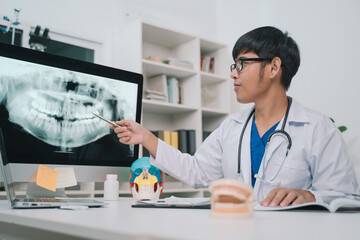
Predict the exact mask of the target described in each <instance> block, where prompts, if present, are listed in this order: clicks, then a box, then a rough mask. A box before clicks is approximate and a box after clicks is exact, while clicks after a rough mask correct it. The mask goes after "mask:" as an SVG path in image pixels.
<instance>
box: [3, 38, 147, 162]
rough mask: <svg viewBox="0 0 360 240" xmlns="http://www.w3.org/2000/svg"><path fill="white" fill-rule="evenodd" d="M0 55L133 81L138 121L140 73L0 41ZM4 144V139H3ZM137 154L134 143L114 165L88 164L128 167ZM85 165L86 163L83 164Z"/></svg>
mask: <svg viewBox="0 0 360 240" xmlns="http://www.w3.org/2000/svg"><path fill="white" fill-rule="evenodd" d="M0 56H1V57H7V58H12V59H16V60H21V61H26V62H32V63H36V64H41V65H46V66H50V67H56V68H61V69H66V70H70V71H76V72H80V73H85V74H91V75H95V76H99V77H105V78H111V79H115V80H121V81H126V82H130V83H135V84H137V85H138V88H137V106H136V109H137V110H136V117H135V121H136V122H138V123H140V121H141V113H142V93H143V75H142V74H140V73H135V72H130V71H126V70H123V69H117V68H113V67H109V66H104V65H100V64H96V63H90V62H85V61H81V60H77V59H72V58H68V57H63V56H58V55H54V54H50V53H44V52H40V51H35V50H32V49H28V48H24V47H18V46H13V45H8V44H4V43H0ZM4 141H5V144H6V139H5V140H4ZM138 156H139V145H138V144H137V145H134V157H130V158H129V160H121V161H118V164H116V165H111V166H110V165H101V164H91V165H89V166H103V167H129V166H131V164H132V162H133V161H135V160H136V159H137V158H138ZM8 162H9V163H12V161H11V159H10V158H9V159H8ZM15 164H46V165H48V164H50V165H63V163H60V162H56V161H51V160H45V159H44V161H42V162H41V163H31V162H26V161H24V162H19V161H16V163H15ZM71 165H73V166H84V164H76V163H74V164H71ZM85 165H86V164H85Z"/></svg>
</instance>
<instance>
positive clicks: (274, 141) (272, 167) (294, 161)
mask: <svg viewBox="0 0 360 240" xmlns="http://www.w3.org/2000/svg"><path fill="white" fill-rule="evenodd" d="M233 59H234V64H232V65H231V78H232V79H233V80H234V91H235V92H236V96H237V101H238V102H240V103H254V106H253V108H251V109H248V110H245V111H242V112H239V113H235V114H233V115H231V116H229V117H228V118H227V119H225V120H224V122H223V123H222V124H221V125H220V126H219V127H218V128H217V129H216V130H215V131H213V133H212V134H211V135H210V136H209V137H207V138H206V140H205V141H204V142H203V144H202V145H201V146H200V147H199V148H198V149H197V151H196V153H195V154H194V156H191V155H189V154H187V153H181V152H180V151H179V150H177V149H175V148H173V147H171V146H169V145H168V144H166V143H164V142H163V141H162V140H160V139H158V138H156V137H155V136H154V135H153V134H152V133H151V132H150V131H148V130H147V129H145V128H144V127H142V126H141V125H140V124H138V123H136V122H134V121H130V120H125V119H124V120H121V121H118V122H117V123H118V124H119V125H121V126H122V127H117V128H115V129H114V127H113V126H111V128H113V129H114V132H115V133H117V136H118V137H119V141H120V142H121V143H124V144H142V145H143V146H144V147H145V148H147V149H148V150H149V152H150V153H151V164H152V165H154V166H156V167H158V168H159V169H161V170H163V171H164V172H166V173H168V174H169V175H172V176H174V177H175V178H177V179H179V180H181V181H183V182H185V183H187V184H189V185H191V186H193V187H195V188H197V187H207V186H208V184H209V183H210V182H211V181H212V180H215V179H219V178H230V179H242V180H243V181H245V182H246V183H248V184H250V185H253V187H254V194H255V197H256V198H257V200H258V201H259V203H260V204H261V205H263V206H278V205H280V206H287V205H289V204H300V203H304V202H315V201H316V202H326V203H329V202H330V201H331V200H332V199H334V198H336V197H339V196H344V195H346V194H358V193H359V188H358V186H357V183H356V177H355V172H354V169H353V166H352V163H351V161H350V158H349V155H348V153H347V150H346V146H345V143H344V140H343V138H342V135H341V133H340V131H339V130H338V129H337V127H336V126H334V124H333V123H332V122H331V121H330V119H329V117H327V116H325V115H323V114H321V113H319V112H316V111H314V110H311V109H308V108H306V107H304V106H302V105H301V104H300V103H299V102H297V101H296V100H295V99H292V98H290V97H287V95H286V91H287V89H288V88H289V86H290V83H291V79H292V77H293V76H294V75H295V74H296V72H297V70H298V67H299V65H300V53H299V49H298V47H297V44H296V42H295V41H294V40H293V39H292V38H291V37H289V36H288V35H287V33H283V32H282V31H280V30H279V29H276V28H274V27H261V28H257V29H254V30H252V31H250V32H248V33H246V34H245V35H243V36H241V37H240V38H239V39H238V41H237V42H236V44H235V46H234V49H233ZM314 81H316V79H314ZM279 131H281V132H280V133H279ZM274 132H275V133H274ZM284 132H285V133H284ZM272 133H274V134H273V135H272V136H271V139H270V142H269V143H267V140H268V139H269V136H270V135H271V134H272ZM240 135H243V136H242V137H241V138H242V139H241V140H240ZM289 142H291V144H290V145H291V146H290V145H289ZM266 144H268V147H266ZM239 145H240V146H239ZM287 148H289V151H288V154H286V151H287Z"/></svg>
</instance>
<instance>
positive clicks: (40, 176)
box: [36, 165, 58, 192]
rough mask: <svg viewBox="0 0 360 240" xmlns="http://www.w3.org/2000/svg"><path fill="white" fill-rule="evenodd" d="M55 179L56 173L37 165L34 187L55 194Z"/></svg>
mask: <svg viewBox="0 0 360 240" xmlns="http://www.w3.org/2000/svg"><path fill="white" fill-rule="evenodd" d="M57 178H58V171H56V170H54V169H51V168H48V167H45V166H43V165H39V168H38V170H37V172H36V185H38V186H39V187H42V188H45V189H48V190H50V191H53V192H55V191H56V182H57Z"/></svg>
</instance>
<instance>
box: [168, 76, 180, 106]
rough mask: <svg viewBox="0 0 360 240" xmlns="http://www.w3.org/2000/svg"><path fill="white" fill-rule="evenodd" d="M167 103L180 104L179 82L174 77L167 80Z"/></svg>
mask: <svg viewBox="0 0 360 240" xmlns="http://www.w3.org/2000/svg"><path fill="white" fill-rule="evenodd" d="M167 90H168V101H169V102H170V103H180V92H179V80H177V79H176V78H174V77H169V78H168V79H167Z"/></svg>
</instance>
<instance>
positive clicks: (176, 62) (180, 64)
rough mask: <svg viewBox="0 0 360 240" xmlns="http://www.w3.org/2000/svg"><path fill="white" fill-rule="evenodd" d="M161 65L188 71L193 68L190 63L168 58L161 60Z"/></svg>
mask: <svg viewBox="0 0 360 240" xmlns="http://www.w3.org/2000/svg"><path fill="white" fill-rule="evenodd" d="M163 63H165V64H169V65H172V66H176V67H182V68H188V69H193V68H194V64H193V63H192V62H190V61H188V60H185V59H180V58H168V59H165V60H163Z"/></svg>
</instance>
